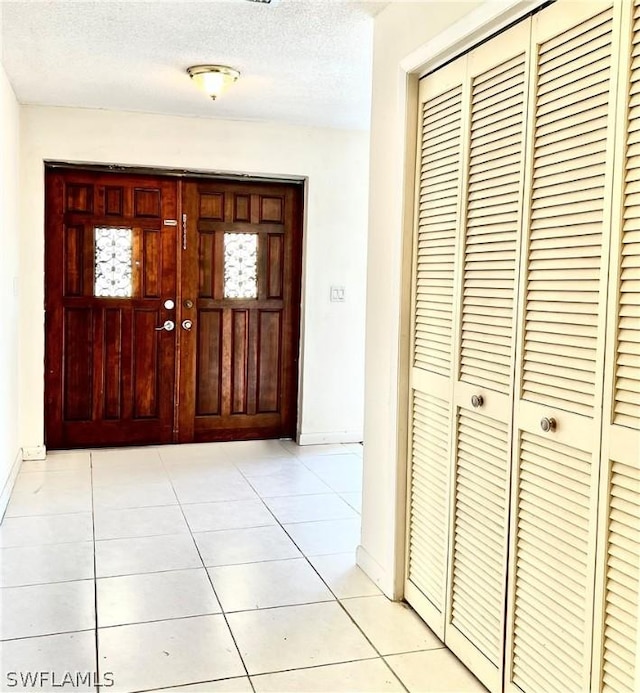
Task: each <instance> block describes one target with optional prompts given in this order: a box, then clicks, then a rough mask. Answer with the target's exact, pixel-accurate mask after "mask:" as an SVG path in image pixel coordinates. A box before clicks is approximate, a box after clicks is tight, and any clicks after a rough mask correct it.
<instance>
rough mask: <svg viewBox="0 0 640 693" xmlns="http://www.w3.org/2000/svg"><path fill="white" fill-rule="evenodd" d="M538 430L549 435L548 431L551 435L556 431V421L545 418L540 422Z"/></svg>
mask: <svg viewBox="0 0 640 693" xmlns="http://www.w3.org/2000/svg"><path fill="white" fill-rule="evenodd" d="M540 428H541V429H542V430H543V431H544V432H545V433H549V432H550V431H551V432H552V433H553V431H555V430H556V420H555V419H548V418H547V417H546V416H545V417H544V419H542V420H541V421H540Z"/></svg>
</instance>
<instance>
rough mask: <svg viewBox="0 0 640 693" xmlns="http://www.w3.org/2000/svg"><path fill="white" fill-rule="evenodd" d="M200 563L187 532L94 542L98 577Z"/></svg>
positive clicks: (187, 566)
mask: <svg viewBox="0 0 640 693" xmlns="http://www.w3.org/2000/svg"><path fill="white" fill-rule="evenodd" d="M200 567H202V563H201V561H200V557H199V556H198V552H197V551H196V547H195V546H194V543H193V540H192V539H191V537H190V536H189V535H186V534H171V535H166V536H162V537H140V538H136V539H108V540H105V541H97V542H96V575H97V577H112V576H117V575H133V574H136V573H155V572H158V571H163V570H181V569H182V568H200Z"/></svg>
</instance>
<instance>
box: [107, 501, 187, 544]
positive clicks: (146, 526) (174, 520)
mask: <svg viewBox="0 0 640 693" xmlns="http://www.w3.org/2000/svg"><path fill="white" fill-rule="evenodd" d="M188 533H189V527H188V526H187V523H186V521H185V519H184V516H183V514H182V511H181V510H180V508H179V507H178V506H176V505H165V506H158V507H153V508H128V509H123V510H96V512H95V537H96V540H100V539H124V538H128V537H153V536H159V535H162V534H188Z"/></svg>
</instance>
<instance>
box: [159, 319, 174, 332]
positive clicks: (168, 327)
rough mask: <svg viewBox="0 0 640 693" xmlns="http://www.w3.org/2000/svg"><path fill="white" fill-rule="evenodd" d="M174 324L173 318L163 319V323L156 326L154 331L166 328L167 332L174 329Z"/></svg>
mask: <svg viewBox="0 0 640 693" xmlns="http://www.w3.org/2000/svg"><path fill="white" fill-rule="evenodd" d="M175 327H176V324H175V322H173V320H165V321H164V324H162V325H160V327H156V328H155V330H156V332H160V331H161V330H166V331H167V332H173V330H174V329H175Z"/></svg>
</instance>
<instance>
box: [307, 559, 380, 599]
mask: <svg viewBox="0 0 640 693" xmlns="http://www.w3.org/2000/svg"><path fill="white" fill-rule="evenodd" d="M309 561H310V562H311V564H312V565H313V567H314V568H315V569H316V570H317V571H318V572H319V573H320V576H321V577H322V579H323V580H324V581H325V582H326V583H327V585H329V587H330V588H331V591H332V592H333V593H334V594H335V595H336V596H337V597H338V599H347V598H349V597H373V596H377V595H380V594H382V593H381V592H380V590H379V589H378V588H377V587H376V586H375V585H374V583H373V582H372V581H371V580H370V579H369V578H368V577H367V576H366V575H365V574H364V573H363V572H362V570H360V568H358V566H357V565H356V560H355V554H354V553H338V554H331V555H328V556H311V557H310V558H309Z"/></svg>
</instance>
